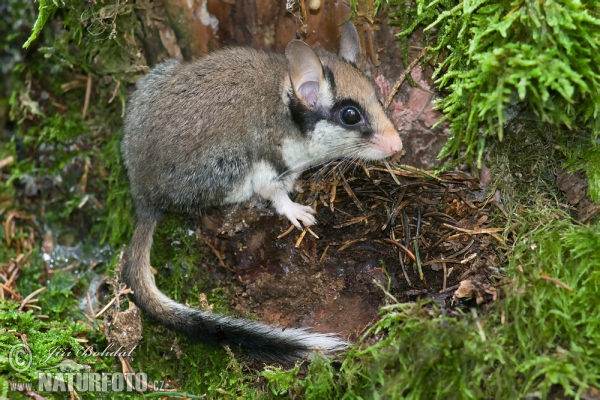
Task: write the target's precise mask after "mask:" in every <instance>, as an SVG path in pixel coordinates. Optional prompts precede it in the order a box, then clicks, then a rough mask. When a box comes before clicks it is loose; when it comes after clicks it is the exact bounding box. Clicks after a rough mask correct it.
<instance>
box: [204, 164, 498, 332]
mask: <svg viewBox="0 0 600 400" xmlns="http://www.w3.org/2000/svg"><path fill="white" fill-rule="evenodd" d="M392 172H393V175H394V176H392V173H391V172H390V171H389V170H387V169H386V167H381V166H375V165H373V166H368V167H367V166H364V165H359V164H350V163H338V164H332V165H329V166H328V167H326V168H325V169H323V170H321V171H320V172H317V173H315V172H314V171H313V172H309V173H308V174H307V175H306V176H305V178H306V180H304V181H302V182H300V183H299V185H297V186H298V189H299V190H301V191H302V193H299V194H297V197H296V199H295V201H298V202H300V203H302V204H312V205H313V207H314V208H315V209H316V210H317V216H318V221H319V223H318V224H317V225H316V226H314V227H312V228H311V229H312V231H313V232H314V234H315V235H316V236H318V239H317V238H316V237H314V236H313V235H312V234H311V233H310V232H300V231H299V230H297V229H294V230H293V231H291V232H290V233H288V234H287V235H284V236H283V237H281V236H282V234H283V233H284V232H286V231H287V230H288V228H289V227H290V224H289V222H288V221H287V220H285V219H284V218H283V217H279V216H277V215H274V213H273V212H272V210H271V209H270V208H268V207H265V205H264V204H257V203H254V204H249V205H243V206H238V207H234V208H232V209H229V210H222V211H221V212H220V213H219V212H215V213H212V214H209V215H208V216H206V217H204V218H203V221H200V220H198V221H196V226H197V228H198V230H197V232H198V234H199V235H201V236H202V239H203V241H201V243H202V245H201V246H202V247H203V251H205V252H206V253H207V254H212V255H213V263H212V264H210V262H209V264H210V265H208V267H209V270H210V271H211V276H212V279H213V280H214V281H215V284H217V283H223V282H226V281H231V280H233V281H234V282H235V283H236V289H235V291H234V292H233V293H232V302H233V303H234V304H235V308H236V309H237V310H238V311H239V312H240V313H241V315H249V314H252V315H257V316H259V317H260V319H261V320H262V321H263V322H265V323H269V324H273V325H279V326H285V327H299V326H303V327H312V328H313V329H314V330H315V331H318V332H335V333H338V334H340V335H341V336H344V337H345V338H348V339H350V340H356V339H357V338H358V337H359V336H360V334H361V333H362V332H363V331H364V329H365V328H366V327H368V326H369V325H370V323H371V322H373V320H374V319H375V318H376V317H377V314H378V310H379V307H381V306H382V305H384V304H385V301H386V295H385V293H384V290H383V288H387V287H388V285H389V293H390V294H391V295H393V296H394V297H395V298H396V299H397V300H398V301H401V302H406V301H414V300H416V299H417V298H429V299H432V300H434V301H436V302H438V303H440V304H441V305H442V306H443V307H448V309H449V310H451V309H452V307H453V306H454V305H456V304H457V299H456V298H455V296H454V292H455V289H457V288H458V287H459V286H460V285H459V284H460V283H461V282H462V283H463V285H462V286H461V287H462V289H463V291H462V292H463V293H466V295H465V296H463V297H469V298H471V297H472V298H477V301H478V302H480V301H483V300H484V299H483V295H485V294H486V293H487V294H490V293H491V294H493V290H490V288H493V285H494V283H496V282H497V281H498V280H499V279H500V276H499V275H498V269H499V268H500V264H501V262H502V257H503V255H502V251H501V250H500V249H501V248H502V245H503V242H504V239H503V238H502V237H501V236H499V235H498V233H497V232H498V231H499V230H493V229H492V230H490V229H489V228H490V219H491V218H490V214H491V209H492V207H493V199H486V196H485V193H484V191H483V190H481V188H480V187H479V184H478V182H477V180H476V179H475V178H473V177H472V176H470V175H468V174H465V173H461V172H454V173H449V174H443V175H440V176H439V177H437V178H432V177H428V176H426V175H424V174H423V173H421V172H419V171H413V172H410V171H407V170H405V169H400V168H392ZM393 242H396V243H398V244H400V246H398V245H396V244H394V243H393ZM401 246H404V247H405V248H406V249H407V250H408V251H406V250H403V249H400V247H401ZM409 252H410V253H411V254H410V255H409ZM413 256H414V257H415V259H418V260H419V262H420V264H421V268H422V273H423V275H422V278H421V277H420V274H419V272H418V267H417V263H416V262H415V261H413V259H412V257H413ZM402 265H404V271H405V272H404V271H403V267H402ZM388 277H389V278H388ZM467 283H468V285H467ZM469 288H471V289H472V290H469ZM388 300H389V299H388Z"/></svg>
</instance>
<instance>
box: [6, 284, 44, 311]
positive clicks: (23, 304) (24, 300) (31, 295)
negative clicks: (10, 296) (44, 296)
mask: <svg viewBox="0 0 600 400" xmlns="http://www.w3.org/2000/svg"><path fill="white" fill-rule="evenodd" d="M5 289H6V288H5ZM44 290H46V286H42V287H41V288H39V289H38V290H36V291H34V292H32V293H31V294H29V296H27V297H25V298H24V299H23V301H22V302H21V305H20V306H19V311H21V310H23V307H25V303H27V302H28V301H29V300H31V299H32V298H33V297H34V296H35V295H36V294H38V293H40V292H42V291H44Z"/></svg>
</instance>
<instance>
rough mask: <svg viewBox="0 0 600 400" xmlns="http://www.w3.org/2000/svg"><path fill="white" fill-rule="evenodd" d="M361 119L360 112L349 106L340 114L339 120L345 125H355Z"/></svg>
mask: <svg viewBox="0 0 600 400" xmlns="http://www.w3.org/2000/svg"><path fill="white" fill-rule="evenodd" d="M361 119H362V117H361V115H360V112H359V111H358V110H357V109H356V108H355V107H352V106H349V107H346V108H344V109H342V111H341V112H340V120H341V121H342V122H343V123H344V124H346V125H356V124H358V123H359V122H360V121H361Z"/></svg>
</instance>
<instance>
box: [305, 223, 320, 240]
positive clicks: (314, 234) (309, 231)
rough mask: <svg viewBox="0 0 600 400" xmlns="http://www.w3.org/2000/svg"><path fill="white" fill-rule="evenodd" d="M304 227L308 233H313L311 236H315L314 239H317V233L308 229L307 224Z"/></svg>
mask: <svg viewBox="0 0 600 400" xmlns="http://www.w3.org/2000/svg"><path fill="white" fill-rule="evenodd" d="M304 229H306V230H307V231H308V233H310V234H311V235H313V236H314V237H315V239H318V238H319V236H317V234H316V233H314V232H313V231H312V229H310V228H309V227H308V226H307V227H305V228H304Z"/></svg>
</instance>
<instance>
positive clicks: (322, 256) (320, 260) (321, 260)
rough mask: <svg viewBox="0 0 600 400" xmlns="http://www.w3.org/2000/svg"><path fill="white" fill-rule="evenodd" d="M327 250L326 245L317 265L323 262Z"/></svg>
mask: <svg viewBox="0 0 600 400" xmlns="http://www.w3.org/2000/svg"><path fill="white" fill-rule="evenodd" d="M327 250H329V245H327V246H326V247H325V250H323V254H321V258H319V263H321V262H323V259H324V258H325V254H327Z"/></svg>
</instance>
